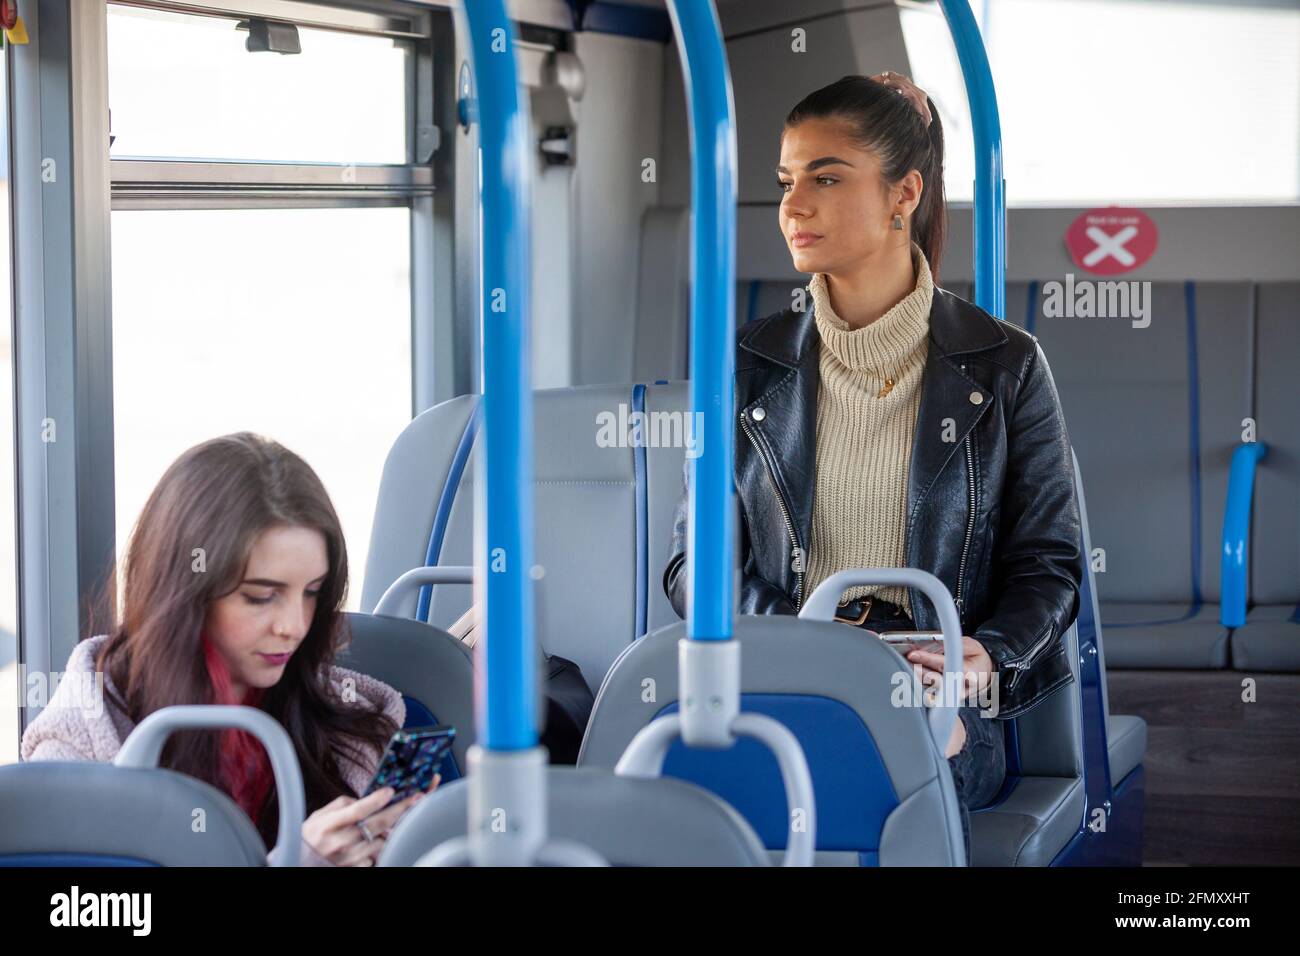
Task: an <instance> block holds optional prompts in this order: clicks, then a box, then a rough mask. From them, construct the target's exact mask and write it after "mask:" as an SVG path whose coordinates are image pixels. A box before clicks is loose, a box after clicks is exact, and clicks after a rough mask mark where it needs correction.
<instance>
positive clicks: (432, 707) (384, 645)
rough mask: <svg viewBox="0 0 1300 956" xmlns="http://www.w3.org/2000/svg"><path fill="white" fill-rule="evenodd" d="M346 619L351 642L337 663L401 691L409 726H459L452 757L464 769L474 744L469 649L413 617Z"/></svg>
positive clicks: (472, 668)
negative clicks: (430, 724) (431, 724)
mask: <svg viewBox="0 0 1300 956" xmlns="http://www.w3.org/2000/svg"><path fill="white" fill-rule="evenodd" d="M346 618H347V622H348V627H349V629H350V630H351V632H352V640H351V642H350V644H349V645H348V647H347V648H346V650H344V652H343V653H342V654H340V655H339V656H338V658H337V661H336V662H337V663H338V664H339V665H340V666H342V667H349V668H351V669H353V670H356V671H360V672H361V673H363V674H368V675H369V676H371V677H374V678H377V679H378V680H381V681H383V682H384V683H385V684H387V685H388V686H390V687H392V688H393V689H394V690H396V691H397V692H398V693H400V694H401V695H402V698H403V700H404V701H405V703H406V721H407V726H417V725H424V724H426V723H436V724H450V725H451V726H453V727H455V728H456V739H455V743H454V744H453V745H452V755H453V757H454V758H455V761H456V766H457V769H458V771H459V770H463V769H464V767H465V766H466V763H465V761H466V757H467V753H468V750H469V747H470V745H471V744H473V743H474V660H473V656H472V655H471V653H470V650H469V648H467V647H466V646H465V645H464V644H463V643H462V642H461V641H460V640H458V639H456V638H454V637H452V636H451V635H450V634H448V633H447V632H446V631H443V630H440V629H439V628H436V627H432V626H430V625H428V624H424V623H421V622H420V621H414V620H411V619H410V618H396V617H384V616H379V615H373V614H348V615H346ZM443 778H444V779H447V775H446V774H444V775H443Z"/></svg>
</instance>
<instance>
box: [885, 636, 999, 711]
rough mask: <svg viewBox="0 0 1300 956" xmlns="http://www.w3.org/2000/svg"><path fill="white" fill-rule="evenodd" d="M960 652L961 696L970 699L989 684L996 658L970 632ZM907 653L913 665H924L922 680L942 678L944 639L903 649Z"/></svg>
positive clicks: (963, 641) (933, 682) (928, 682)
mask: <svg viewBox="0 0 1300 956" xmlns="http://www.w3.org/2000/svg"><path fill="white" fill-rule="evenodd" d="M900 650H901V648H900ZM961 652H962V654H961V656H962V662H961V670H962V699H963V700H965V701H969V700H970V699H971V697H973V696H975V695H976V694H981V693H983V692H984V691H985V690H986V689H987V688H988V686H989V682H990V681H991V680H992V678H993V658H991V657H989V652H988V651H986V650H984V645H983V644H981V643H980V642H979V641H977V640H975V638H973V637H969V636H963V637H962V639H961ZM904 656H905V657H906V658H907V659H908V661H910V662H911V663H912V664H913V665H917V666H919V667H920V668H921V681H922V683H924V684H926V685H927V686H929V685H937V684H938V683H939V682H940V680H941V679H942V678H943V643H942V642H941V641H934V642H932V643H925V644H921V645H917V646H913V647H912V648H911V649H910V650H907V651H905V652H904ZM936 689H937V688H936Z"/></svg>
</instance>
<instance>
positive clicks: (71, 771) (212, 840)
mask: <svg viewBox="0 0 1300 956" xmlns="http://www.w3.org/2000/svg"><path fill="white" fill-rule="evenodd" d="M196 813H201V814H202V816H203V823H204V826H203V828H202V829H201V830H197V831H196V829H195V828H194V821H195V819H196V817H195V814H196ZM0 819H3V820H5V821H6V825H5V826H3V827H0V866H265V865H266V846H265V844H263V842H262V838H261V837H260V836H258V833H257V830H256V828H255V827H254V826H253V824H252V822H251V821H250V820H249V819H248V817H247V816H246V815H245V814H244V812H243V811H242V810H241V809H239V807H238V806H236V805H235V803H234V801H233V800H231V799H230V798H229V797H228V796H226V795H225V794H224V793H222V792H221V791H220V790H217V789H216V788H215V787H212V786H210V785H208V784H206V783H204V782H203V781H201V780H196V779H194V778H193V777H187V776H185V775H184V774H180V773H175V772H173V771H171V770H159V769H152V770H147V769H138V768H127V767H115V766H113V765H111V764H100V763H80V762H78V763H56V762H50V763H44V762H41V763H27V764H13V765H10V766H7V767H0ZM105 821H112V823H111V825H106V824H105Z"/></svg>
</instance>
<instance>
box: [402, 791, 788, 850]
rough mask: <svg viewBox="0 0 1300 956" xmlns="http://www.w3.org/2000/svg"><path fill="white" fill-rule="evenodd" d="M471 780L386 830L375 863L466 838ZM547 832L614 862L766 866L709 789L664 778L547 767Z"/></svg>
mask: <svg viewBox="0 0 1300 956" xmlns="http://www.w3.org/2000/svg"><path fill="white" fill-rule="evenodd" d="M467 797H468V782H467V781H458V782H456V783H454V784H452V785H450V786H446V787H439V788H438V789H437V790H435V791H434V792H433V793H432V794H430V795H429V796H428V797H427V798H426V799H425V800H423V801H421V803H420V804H419V805H418V806H416V807H415V809H413V810H412V811H411V812H410V813H408V814H407V815H406V816H405V817H403V818H402V821H401V822H400V823H399V824H398V825H397V826H396V827H394V828H393V832H392V833H391V834H389V837H388V841H387V845H386V846H385V847H384V850H383V853H382V854H381V855H380V857H379V865H380V866H413V865H414V864H415V863H416V862H417V861H419V859H420V858H421V857H422V856H424V855H425V854H426V853H428V852H429V851H430V850H432V849H433V848H434V847H436V846H438V845H439V844H442V843H445V842H447V841H448V840H451V839H453V838H455V837H459V836H464V835H465V829H466V823H467V820H468V816H467V813H468V807H467V803H466V800H467ZM546 797H547V830H548V833H549V834H550V835H551V836H552V837H558V838H562V839H567V840H573V841H576V842H578V843H581V844H583V845H585V846H587V847H589V848H590V849H592V850H595V851H596V853H598V854H599V855H600V856H601V857H602V858H603V859H604V860H605V861H607V862H608V863H610V864H612V865H614V866H766V865H768V863H769V860H768V857H767V854H766V852H765V851H764V849H763V845H762V843H760V842H759V839H758V837H757V836H756V835H755V834H754V831H753V830H752V829H751V828H750V827H749V825H748V824H747V823H746V822H745V820H744V819H743V818H742V817H741V816H740V815H739V814H738V813H736V811H735V810H733V809H732V808H731V807H729V806H727V804H725V803H724V802H723V801H721V800H719V799H718V798H717V797H715V796H714V795H713V794H711V793H709V792H708V791H707V790H704V789H701V788H700V787H696V786H694V785H692V784H689V783H684V782H682V781H681V780H672V779H668V778H662V777H658V778H647V777H619V776H615V775H614V774H612V773H608V772H605V771H600V770H591V769H580V768H576V767H548V768H547V771H546Z"/></svg>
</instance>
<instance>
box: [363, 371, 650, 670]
mask: <svg viewBox="0 0 1300 956" xmlns="http://www.w3.org/2000/svg"><path fill="white" fill-rule="evenodd" d="M644 391H645V387H644V386H636V385H599V386H583V387H578V388H557V389H542V390H539V391H538V392H537V393H536V397H535V400H534V415H535V422H536V424H535V428H536V432H535V438H534V443H535V467H536V474H537V479H536V485H535V487H534V493H535V495H536V516H537V517H536V527H535V545H534V560H535V562H536V566H537V571H536V573H537V575H538V577H537V591H536V594H537V636H538V639H539V641H540V642H541V644H542V646H543V648H545V650H546V652H547V653H550V654H558V655H560V656H561V657H566V658H568V659H570V660H572V661H574V662H576V663H577V664H578V666H579V667H580V668H581V669H582V673H583V676H584V677H585V678H586V680H587V683H588V684H589V685H591V687H592V689H593V691H594V690H595V688H597V687H599V686H600V680H601V678H602V677H603V676H604V674H605V671H606V669H607V668H608V667H609V664H610V662H612V661H613V660H614V658H615V657H617V656H618V654H619V652H620V651H622V649H623V648H624V647H625V646H626V645H627V644H628V642H630V641H632V640H634V639H635V638H636V636H637V634H638V633H640V632H642V631H644V629H645V623H644V622H645V620H646V614H647V611H646V609H647V607H648V604H649V602H650V594H649V587H650V586H649V580H650V579H649V576H648V571H647V568H646V567H645V565H644V559H645V556H646V554H648V551H647V549H646V546H645V543H644V535H645V534H646V528H645V524H644V522H643V521H640V520H639V517H638V516H639V513H640V511H639V509H638V502H639V501H641V500H643V495H644V484H645V482H644V471H643V469H644V465H645V460H644V457H643V456H640V455H635V454H634V449H633V448H632V447H631V444H630V441H629V439H628V431H630V422H631V421H632V420H633V419H632V418H631V415H632V412H633V411H634V410H635V409H636V408H639V407H640V406H641V403H642V402H643V400H644ZM476 402H477V396H461V397H459V398H454V399H451V400H450V401H448V402H443V403H441V404H439V405H437V406H435V407H434V408H431V409H429V410H427V411H425V412H424V413H422V414H421V415H419V416H417V417H416V418H415V420H414V421H412V422H411V424H410V425H408V426H407V427H406V429H405V430H403V432H402V434H401V435H400V436H399V437H398V439H397V441H396V442H395V443H394V445H393V448H392V450H391V451H390V452H389V455H388V459H387V461H386V462H385V464H384V472H383V477H382V479H381V483H380V491H379V500H378V502H377V504H376V509H375V520H374V526H373V532H372V535H371V544H370V556H369V560H368V562H367V567H366V578H365V585H364V588H363V590H362V600H361V605H362V607H363V608H365V609H370V608H373V607H374V606H375V604H376V603H377V602H378V600H379V598H380V597H381V596H382V594H383V592H384V590H385V589H386V588H387V587H388V586H389V585H390V584H392V582H393V581H395V580H396V579H397V578H398V577H399V576H400V575H401V574H402V573H404V572H405V571H407V570H409V569H411V568H413V567H419V566H421V565H423V564H425V562H426V558H427V557H428V556H429V552H430V547H429V545H430V535H431V530H432V529H433V528H434V525H435V517H436V516H437V513H438V511H439V509H440V508H441V510H442V511H443V512H444V517H445V520H444V522H443V524H445V529H446V530H445V534H444V535H443V537H442V541H441V546H440V548H438V553H437V554H436V555H434V556H433V557H434V560H433V561H432V562H430V563H436V564H443V565H455V564H462V565H472V564H473V563H474V561H473V557H474V555H473V531H474V493H473V490H474V489H473V484H474V480H475V479H474V473H475V467H476V464H477V456H478V454H479V450H478V449H479V445H480V444H481V443H478V442H473V441H472V436H470V444H469V447H470V448H471V450H470V451H469V454H468V458H467V460H466V461H465V463H464V467H463V469H461V471H460V474H459V476H458V479H457V480H455V481H454V482H451V483H450V484H449V483H448V476H449V475H450V474H451V473H452V472H453V470H454V469H453V468H452V465H453V463H454V459H455V458H456V449H457V447H458V445H459V444H460V442H461V439H462V436H464V435H466V427H467V424H468V423H469V422H470V421H471V412H472V410H473V404H474V403H476ZM639 561H640V562H642V563H640V564H639V563H638V562H639ZM472 600H473V597H472V589H471V587H470V586H469V585H438V586H437V587H435V588H433V594H432V599H431V602H430V613H429V622H430V623H432V624H434V625H435V626H438V627H443V628H445V627H447V626H448V625H450V624H451V623H452V622H454V621H455V620H456V619H457V618H458V617H460V616H461V614H463V613H464V612H465V610H466V609H467V608H468V607H469V606H470V604H471V603H472ZM415 610H416V598H415V597H414V596H411V597H409V598H407V600H406V601H405V603H404V604H403V605H402V606H401V613H403V614H407V615H411V616H414V613H415Z"/></svg>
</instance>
